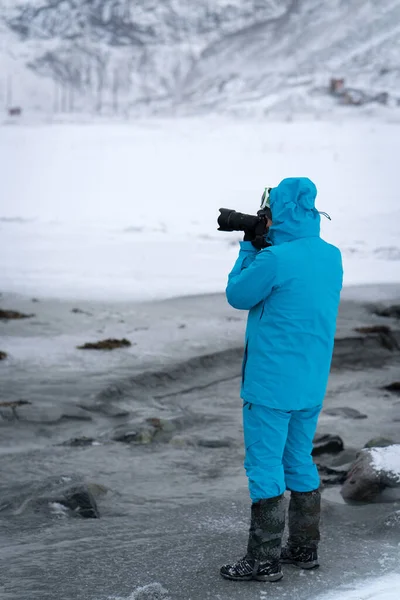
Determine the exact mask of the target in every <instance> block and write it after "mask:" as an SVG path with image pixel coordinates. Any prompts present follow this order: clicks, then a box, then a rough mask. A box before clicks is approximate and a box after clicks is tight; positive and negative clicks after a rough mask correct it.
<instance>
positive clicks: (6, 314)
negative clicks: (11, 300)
mask: <svg viewBox="0 0 400 600" xmlns="http://www.w3.org/2000/svg"><path fill="white" fill-rule="evenodd" d="M34 316H35V315H25V314H24V313H20V312H18V311H17V310H1V309H0V319H1V320H3V321H9V320H11V319H30V318H31V317H34Z"/></svg>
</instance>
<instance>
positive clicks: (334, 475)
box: [317, 465, 347, 485]
mask: <svg viewBox="0 0 400 600" xmlns="http://www.w3.org/2000/svg"><path fill="white" fill-rule="evenodd" d="M317 467H318V472H319V474H320V477H321V482H322V483H323V484H325V485H338V484H341V483H343V482H344V481H345V479H346V477H347V470H346V469H340V468H338V467H336V468H334V467H328V466H327V465H317Z"/></svg>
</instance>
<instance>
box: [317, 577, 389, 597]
mask: <svg viewBox="0 0 400 600" xmlns="http://www.w3.org/2000/svg"><path fill="white" fill-rule="evenodd" d="M399 589H400V575H396V574H388V575H384V576H383V577H379V578H378V579H375V580H371V581H370V582H365V583H360V585H359V586H358V587H357V588H356V589H353V590H340V591H338V592H335V593H333V594H329V595H324V596H322V597H321V598H320V600H398V598H399Z"/></svg>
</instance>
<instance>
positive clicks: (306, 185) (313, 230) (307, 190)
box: [268, 177, 321, 246]
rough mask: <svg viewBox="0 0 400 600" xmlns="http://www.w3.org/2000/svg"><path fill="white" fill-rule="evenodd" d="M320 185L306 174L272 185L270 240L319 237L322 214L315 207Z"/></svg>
mask: <svg viewBox="0 0 400 600" xmlns="http://www.w3.org/2000/svg"><path fill="white" fill-rule="evenodd" d="M316 196H317V188H316V187H315V184H314V183H313V182H312V181H311V180H310V179H308V178H307V177H289V178H287V179H283V180H282V181H281V182H280V184H279V185H278V186H277V187H275V188H272V190H271V192H270V204H271V212H272V223H273V224H272V226H271V228H270V230H269V233H268V240H269V241H270V242H271V243H272V244H273V245H274V246H276V245H277V244H283V243H284V242H291V241H293V240H297V239H299V238H305V237H319V232H320V221H321V217H320V215H319V212H318V211H317V209H316V208H315V198H316Z"/></svg>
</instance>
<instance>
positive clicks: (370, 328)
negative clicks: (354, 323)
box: [354, 325, 392, 335]
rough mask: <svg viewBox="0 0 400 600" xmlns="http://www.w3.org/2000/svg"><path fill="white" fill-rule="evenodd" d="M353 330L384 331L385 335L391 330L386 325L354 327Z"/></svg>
mask: <svg viewBox="0 0 400 600" xmlns="http://www.w3.org/2000/svg"><path fill="white" fill-rule="evenodd" d="M354 331H358V333H384V334H385V335H389V334H390V333H391V332H392V330H391V329H390V327H389V326H388V325H369V326H367V327H356V328H355V329H354Z"/></svg>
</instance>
